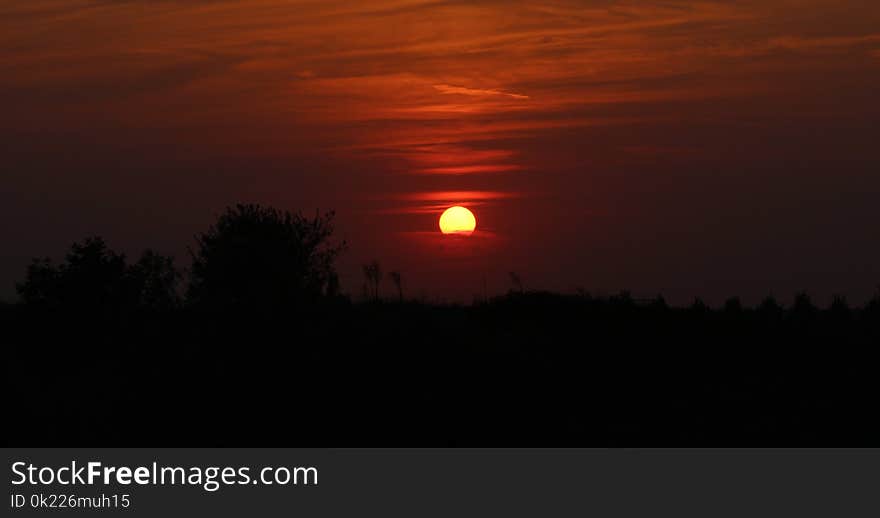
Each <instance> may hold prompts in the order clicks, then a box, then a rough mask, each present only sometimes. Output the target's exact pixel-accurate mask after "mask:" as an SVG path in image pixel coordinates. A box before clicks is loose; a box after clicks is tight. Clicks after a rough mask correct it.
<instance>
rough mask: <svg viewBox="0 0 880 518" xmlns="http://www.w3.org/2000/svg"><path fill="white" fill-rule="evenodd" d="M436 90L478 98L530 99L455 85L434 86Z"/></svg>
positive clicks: (499, 91) (523, 96) (496, 91)
mask: <svg viewBox="0 0 880 518" xmlns="http://www.w3.org/2000/svg"><path fill="white" fill-rule="evenodd" d="M434 88H435V89H436V90H437V91H439V92H440V93H443V94H458V95H471V96H476V97H482V96H492V95H501V96H504V97H511V98H513V99H528V98H529V96H528V95H522V94H514V93H510V92H503V91H501V90H497V89H494V88H493V89H481V88H466V87H464V86H454V85H434Z"/></svg>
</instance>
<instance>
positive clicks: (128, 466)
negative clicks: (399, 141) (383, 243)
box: [3, 449, 880, 518]
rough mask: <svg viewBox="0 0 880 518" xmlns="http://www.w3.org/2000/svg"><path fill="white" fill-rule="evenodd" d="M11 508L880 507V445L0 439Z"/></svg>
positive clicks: (672, 512) (759, 510)
mask: <svg viewBox="0 0 880 518" xmlns="http://www.w3.org/2000/svg"><path fill="white" fill-rule="evenodd" d="M3 460H4V470H5V472H6V476H5V480H6V487H7V493H8V497H7V502H6V504H5V506H6V508H7V510H8V511H9V512H7V513H4V515H5V516H22V517H25V516H46V515H53V516H54V515H59V516H67V515H76V516H163V517H168V516H212V517H223V516H261V517H263V516H285V517H290V516H316V517H337V516H382V517H387V518H393V517H407V518H409V517H432V516H437V517H450V516H454V517H459V516H474V517H486V516H504V517H509V516H529V517H531V516H554V517H555V516H572V517H574V516H578V517H583V516H700V517H706V516H713V517H714V516H774V517H779V516H878V513H880V497H878V496H877V495H878V492H877V487H878V482H880V451H878V450H569V449H554V450H548V449H472V450H471V449H449V450H437V449H328V450H321V449H222V450H215V449H6V450H3Z"/></svg>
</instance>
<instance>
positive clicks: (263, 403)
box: [0, 293, 880, 446]
mask: <svg viewBox="0 0 880 518" xmlns="http://www.w3.org/2000/svg"><path fill="white" fill-rule="evenodd" d="M801 302H804V301H801ZM0 319H2V321H0V326H2V329H3V342H4V347H3V354H4V356H5V360H6V361H5V362H4V363H5V369H6V373H5V376H4V378H5V382H4V384H5V387H4V392H5V394H6V396H7V398H8V403H7V405H5V407H4V413H5V414H6V416H7V417H8V418H7V419H5V420H4V421H5V424H4V425H3V434H2V436H3V441H2V442H4V443H6V444H7V445H16V446H26V445H41V446H47V445H56V446H62V445H64V446H68V445H81V446H85V445H101V446H109V445H126V446H132V445H139V446H158V445H171V446H190V445H191V446H208V445H241V446H436V445H457V446H701V445H706V446H709V445H711V446H755V445H757V446H799V445H805V446H878V442H880V422H878V420H877V417H876V410H877V398H878V395H880V378H878V377H877V375H876V372H877V365H878V363H877V358H878V354H877V348H878V345H880V304H878V302H877V300H876V299H875V301H874V302H872V303H871V304H869V305H868V306H867V307H865V308H861V309H850V308H848V307H847V306H846V305H844V304H842V303H839V304H837V305H835V306H833V307H832V308H830V309H823V310H818V309H816V308H814V307H812V306H811V305H810V304H809V303H803V304H800V305H796V306H795V307H793V308H786V309H782V308H780V307H778V306H776V305H773V304H765V305H764V306H761V307H759V308H753V309H749V308H745V309H744V308H740V307H739V306H737V305H736V304H729V305H728V307H726V308H725V309H720V310H709V309H707V308H705V307H702V306H697V307H693V308H688V309H672V308H668V307H666V306H665V305H664V304H662V303H659V302H658V303H650V302H648V303H636V302H634V301H632V300H630V299H628V298H626V297H613V298H610V299H601V300H600V299H591V298H589V297H580V296H561V295H552V294H541V293H532V294H528V293H526V294H521V293H519V294H510V295H508V296H506V297H501V298H497V299H494V300H491V301H489V302H488V303H483V304H475V305H474V306H467V307H454V306H434V305H426V304H420V303H403V304H397V303H387V302H386V303H367V304H352V303H349V302H348V301H347V300H346V299H343V298H338V299H336V301H333V302H326V303H323V304H321V305H318V306H314V307H311V308H310V309H300V310H296V309H289V310H285V311H278V312H276V313H275V314H269V313H265V312H264V313H262V314H245V313H243V312H226V313H222V312H197V311H194V310H183V309H179V310H172V311H165V312H144V311H136V312H131V311H123V310H119V311H114V310H113V309H105V310H104V311H103V314H97V313H95V312H93V311H82V312H78V311H76V310H71V309H66V310H65V311H52V310H47V309H40V308H32V307H27V306H5V307H2V308H0Z"/></svg>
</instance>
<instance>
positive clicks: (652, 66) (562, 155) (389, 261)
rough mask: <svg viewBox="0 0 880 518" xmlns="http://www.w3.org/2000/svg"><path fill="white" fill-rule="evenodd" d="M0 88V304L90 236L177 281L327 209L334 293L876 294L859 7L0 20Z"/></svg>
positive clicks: (436, 5) (878, 9)
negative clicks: (510, 275) (273, 218)
mask: <svg viewBox="0 0 880 518" xmlns="http://www.w3.org/2000/svg"><path fill="white" fill-rule="evenodd" d="M0 77H2V80H0V113H2V114H3V115H2V117H0V141H2V142H3V154H2V157H3V163H2V169H0V174H2V182H3V184H2V185H3V188H2V190H0V221H2V224H0V243H2V247H0V248H2V250H3V253H2V255H0V296H2V297H6V298H11V297H12V296H13V289H12V283H13V281H14V280H16V279H20V278H21V277H22V275H23V272H24V267H25V265H26V264H27V261H28V258H29V257H30V256H34V255H51V256H56V257H57V256H59V255H60V254H61V253H62V252H63V250H64V249H65V247H66V246H68V245H69V244H70V243H71V242H72V241H74V240H77V239H80V238H82V237H84V236H85V235H87V234H92V233H96V234H100V235H103V236H104V237H105V238H106V239H107V240H108V241H109V242H110V244H111V246H115V247H117V248H120V249H123V250H125V251H128V252H130V253H137V251H138V250H139V249H140V248H141V247H144V246H153V247H156V248H158V249H159V250H160V251H162V252H165V253H169V254H173V255H175V256H177V258H178V264H179V265H181V266H185V265H186V264H187V263H188V260H187V257H186V252H185V251H186V246H188V245H190V244H192V235H193V234H194V233H195V232H197V231H199V230H202V229H204V228H205V227H206V226H207V225H208V224H209V223H210V222H211V220H212V218H213V217H214V215H216V214H217V213H218V212H219V211H220V210H221V209H222V208H223V207H224V206H226V205H228V204H232V203H236V202H261V203H267V204H271V205H275V206H277V207H280V208H287V209H292V210H295V209H303V210H305V211H309V212H311V211H314V210H315V209H316V208H321V209H326V208H333V209H335V210H336V211H337V214H338V231H339V234H340V237H342V238H345V239H346V240H347V241H348V242H349V244H350V247H349V250H348V252H347V253H346V255H345V256H344V258H343V261H342V264H341V268H342V273H343V283H344V288H346V289H347V290H348V291H350V292H352V293H355V294H357V293H359V292H360V286H361V279H360V272H359V265H360V264H361V263H363V262H366V261H367V260H370V259H373V258H376V259H378V260H379V261H380V262H381V263H382V264H383V266H384V268H385V270H386V271H387V270H391V269H399V270H400V271H402V273H403V276H404V281H405V283H406V284H407V286H408V287H407V289H408V291H409V293H410V294H411V295H422V294H424V295H425V296H427V297H429V298H445V299H456V300H470V297H471V296H472V295H474V294H480V293H482V292H483V290H484V280H483V279H484V278H485V287H486V288H485V289H487V290H488V291H490V292H501V291H503V290H506V289H507V288H508V286H509V283H508V280H507V272H509V271H516V272H518V273H519V275H520V277H522V279H523V281H524V283H525V285H526V287H527V288H549V289H559V290H573V289H576V288H583V289H587V290H590V291H593V292H616V291H619V290H621V289H630V290H632V291H633V292H634V293H635V294H637V295H644V296H649V295H654V294H656V293H658V292H662V293H664V294H665V295H666V296H667V298H668V299H670V300H672V301H675V302H680V303H684V302H688V301H689V300H691V299H692V298H693V297H694V296H696V295H700V296H703V297H705V298H706V299H707V300H709V301H714V302H717V301H720V300H723V298H725V297H726V296H728V295H732V294H739V295H742V296H744V298H745V299H746V300H748V301H755V300H757V298H758V297H759V296H762V295H764V294H767V293H771V292H772V293H774V294H776V295H777V296H779V297H780V298H783V299H787V298H789V297H790V296H791V295H792V294H793V293H794V292H795V291H798V290H802V289H806V290H808V291H809V292H811V293H813V294H814V295H815V297H816V298H817V299H818V300H819V301H820V302H825V301H827V300H826V299H827V298H828V297H830V295H831V294H832V293H842V294H846V295H849V296H850V298H851V300H852V301H854V302H861V301H862V300H864V298H866V297H867V296H869V295H870V294H871V293H873V292H874V290H875V289H876V286H877V285H878V284H880V234H878V231H877V228H878V227H877V222H878V221H880V204H878V203H877V199H880V196H878V195H880V174H878V171H880V157H878V144H877V143H878V140H880V138H878V137H880V129H878V128H880V102H878V100H877V93H878V92H880V3H878V2H876V0H870V1H857V0H842V1H831V0H827V1H826V0H804V1H788V0H764V1H743V2H693V1H675V0H671V1H662V2H651V1H633V2H607V1H557V2H516V1H494V0H486V1H476V2H466V1H463V0H459V1H455V0H453V1H444V0H428V1H415V0H381V1H372V2H371V1H365V0H359V1H330V0H320V1H317V0H316V1H305V2H280V1H273V2H270V1H239V0H226V1H224V0H217V1H203V2H194V1H184V0H160V1H153V2H139V1H125V0H112V1H110V0H105V1H79V0H30V1H28V2H20V1H9V0H2V1H0ZM453 203H460V204H464V205H466V206H468V207H470V208H471V209H472V210H473V211H474V213H475V214H476V217H477V220H478V229H477V232H476V233H475V234H474V235H473V236H472V238H470V239H468V240H462V239H458V240H456V239H455V238H453V239H452V240H450V239H444V238H443V237H442V236H441V235H440V234H439V232H438V231H437V218H438V217H439V214H440V212H442V209H443V208H445V207H447V206H449V205H450V204H453ZM389 289H390V288H389Z"/></svg>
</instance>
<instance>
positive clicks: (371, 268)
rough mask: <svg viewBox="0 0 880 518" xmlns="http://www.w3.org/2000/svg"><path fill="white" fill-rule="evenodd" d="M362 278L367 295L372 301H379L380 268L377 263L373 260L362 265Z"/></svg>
mask: <svg viewBox="0 0 880 518" xmlns="http://www.w3.org/2000/svg"><path fill="white" fill-rule="evenodd" d="M363 270H364V278H365V279H366V285H367V288H368V289H367V293H368V294H369V296H370V298H372V299H373V300H374V301H377V300H379V284H380V283H381V282H382V266H381V265H379V261H377V260H376V259H373V260H372V261H370V262H369V263H367V264H365V265H363Z"/></svg>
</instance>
